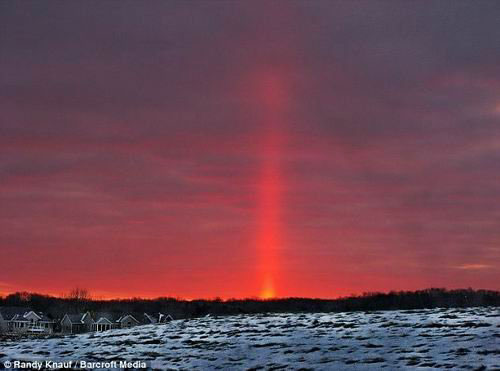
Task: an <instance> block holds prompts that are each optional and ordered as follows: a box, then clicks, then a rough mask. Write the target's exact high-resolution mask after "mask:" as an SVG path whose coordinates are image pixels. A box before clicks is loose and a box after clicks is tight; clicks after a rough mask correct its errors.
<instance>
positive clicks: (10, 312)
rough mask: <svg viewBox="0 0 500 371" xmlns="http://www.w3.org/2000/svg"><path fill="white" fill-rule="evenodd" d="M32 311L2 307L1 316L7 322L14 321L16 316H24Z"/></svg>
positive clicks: (0, 309)
mask: <svg viewBox="0 0 500 371" xmlns="http://www.w3.org/2000/svg"><path fill="white" fill-rule="evenodd" d="M30 311H31V309H30V308H27V307H0V314H1V315H2V317H3V319H4V320H6V321H10V320H12V318H13V317H14V316H15V315H21V316H23V315H24V314H25V313H28V312H30Z"/></svg>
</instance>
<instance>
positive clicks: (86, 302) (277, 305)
mask: <svg viewBox="0 0 500 371" xmlns="http://www.w3.org/2000/svg"><path fill="white" fill-rule="evenodd" d="M0 306H22V307H28V308H30V309H33V310H36V311H42V312H44V313H47V314H48V315H49V316H50V317H52V318H61V317H62V316H64V314H66V313H79V312H85V311H90V312H119V313H158V312H160V313H165V314H167V313H168V314H170V315H172V316H173V317H174V318H175V319H179V318H193V317H199V316H205V315H208V314H210V315H215V316H220V315H232V314H257V313H284V312H292V313H300V312H345V311H378V310H397V309H400V310H410V309H425V308H438V307H439V308H441V307H442V308H454V307H460V308H461V307H482V306H500V292H499V291H492V290H473V289H458V290H446V289H442V288H430V289H425V290H419V291H397V292H396V291H391V292H389V293H380V292H374V293H364V294H362V295H359V296H350V297H344V298H339V299H310V298H281V299H266V300H261V299H254V298H250V299H228V300H222V299H219V298H215V299H210V300H207V299H199V300H183V299H178V298H171V297H160V298H156V299H142V298H132V299H113V300H98V299H93V298H92V297H91V295H90V293H89V291H88V290H85V289H80V288H77V289H74V290H72V291H71V292H70V293H69V294H68V295H66V296H64V297H55V296H48V295H42V294H37V293H29V292H16V293H13V294H10V295H7V296H6V297H0Z"/></svg>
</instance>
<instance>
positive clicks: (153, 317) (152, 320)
mask: <svg viewBox="0 0 500 371" xmlns="http://www.w3.org/2000/svg"><path fill="white" fill-rule="evenodd" d="M143 318H144V320H143V323H144V324H146V325H151V324H159V323H167V322H170V321H172V320H173V318H172V316H171V315H170V314H163V313H158V314H148V313H144V317H143Z"/></svg>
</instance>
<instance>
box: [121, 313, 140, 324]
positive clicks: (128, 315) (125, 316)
mask: <svg viewBox="0 0 500 371" xmlns="http://www.w3.org/2000/svg"><path fill="white" fill-rule="evenodd" d="M126 319H132V320H133V321H135V322H137V323H140V322H139V321H138V320H137V318H136V317H135V316H134V315H132V314H124V315H123V316H121V317H120V318H118V320H117V321H116V322H121V321H124V320H126Z"/></svg>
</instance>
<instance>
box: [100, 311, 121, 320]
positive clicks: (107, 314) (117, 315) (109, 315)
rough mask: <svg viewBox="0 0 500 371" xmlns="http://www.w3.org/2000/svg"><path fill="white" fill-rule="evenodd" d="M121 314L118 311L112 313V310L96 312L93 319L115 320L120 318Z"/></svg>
mask: <svg viewBox="0 0 500 371" xmlns="http://www.w3.org/2000/svg"><path fill="white" fill-rule="evenodd" d="M120 317H121V314H120V313H113V312H97V313H96V314H95V316H94V319H95V321H96V322H99V320H101V319H106V320H108V321H109V322H113V323H114V322H116V321H117V320H118V319H120Z"/></svg>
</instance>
